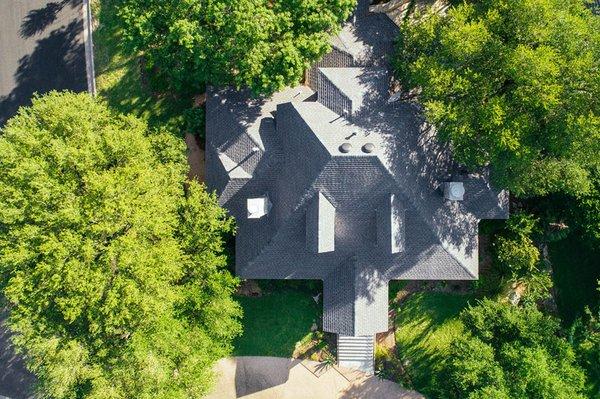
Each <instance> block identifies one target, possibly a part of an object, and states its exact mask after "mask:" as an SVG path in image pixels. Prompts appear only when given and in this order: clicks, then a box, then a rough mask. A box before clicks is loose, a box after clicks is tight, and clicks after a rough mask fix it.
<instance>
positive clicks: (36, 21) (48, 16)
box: [19, 0, 81, 39]
mask: <svg viewBox="0 0 600 399" xmlns="http://www.w3.org/2000/svg"><path fill="white" fill-rule="evenodd" d="M66 5H70V6H71V8H75V7H77V6H81V0H62V1H61V2H60V3H59V2H54V1H52V2H49V3H47V4H46V5H45V6H44V7H42V8H38V9H35V10H31V11H29V12H28V13H27V16H26V17H25V19H24V20H23V22H22V23H21V30H20V32H19V33H20V36H21V37H22V38H24V39H26V38H29V37H31V36H35V35H37V34H39V33H42V32H43V31H44V30H46V28H47V27H49V26H50V25H52V24H53V23H54V21H56V19H57V17H58V13H59V12H60V11H61V10H62V9H63V8H64V7H65V6H66Z"/></svg>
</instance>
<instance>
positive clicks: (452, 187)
mask: <svg viewBox="0 0 600 399" xmlns="http://www.w3.org/2000/svg"><path fill="white" fill-rule="evenodd" d="M464 196H465V186H464V184H463V183H462V182H456V181H452V182H447V183H445V184H444V197H445V198H446V199H448V200H450V201H462V200H463V198H464Z"/></svg>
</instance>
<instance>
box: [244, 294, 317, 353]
mask: <svg viewBox="0 0 600 399" xmlns="http://www.w3.org/2000/svg"><path fill="white" fill-rule="evenodd" d="M236 299H237V300H238V301H239V302H240V304H241V305H242V308H243V309H244V318H243V320H242V323H243V327H244V333H243V335H242V336H241V337H239V338H237V339H236V340H235V342H234V351H233V355H234V356H279V357H291V356H292V353H293V352H294V348H295V346H296V343H297V342H300V341H302V340H305V339H306V338H307V336H309V335H311V331H310V328H311V326H312V324H313V322H316V321H317V319H318V318H320V316H321V312H322V310H321V305H320V304H319V305H317V304H316V303H315V301H314V300H313V298H312V297H311V295H310V294H309V293H307V292H302V291H297V290H291V289H277V290H273V291H270V292H267V293H264V294H263V296H261V297H237V298H236Z"/></svg>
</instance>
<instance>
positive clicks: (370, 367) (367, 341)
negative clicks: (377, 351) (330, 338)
mask: <svg viewBox="0 0 600 399" xmlns="http://www.w3.org/2000/svg"><path fill="white" fill-rule="evenodd" d="M374 341H375V337H374V336H372V335H364V336H358V337H349V336H344V335H338V339H337V357H338V364H339V365H340V367H346V368H351V369H358V370H360V371H363V372H365V373H367V374H373V373H374V371H375V369H374V344H375V342H374Z"/></svg>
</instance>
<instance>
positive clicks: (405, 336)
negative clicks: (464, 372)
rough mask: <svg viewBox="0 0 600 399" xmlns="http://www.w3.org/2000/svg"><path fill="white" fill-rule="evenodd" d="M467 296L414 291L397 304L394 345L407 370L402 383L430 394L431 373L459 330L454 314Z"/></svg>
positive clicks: (465, 304) (460, 332) (459, 326)
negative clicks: (406, 375)
mask: <svg viewBox="0 0 600 399" xmlns="http://www.w3.org/2000/svg"><path fill="white" fill-rule="evenodd" d="M471 299H472V296H470V295H463V294H452V293H445V292H418V293H415V294H413V295H412V296H411V297H410V298H409V299H407V300H406V301H405V302H403V303H402V304H401V305H400V306H399V308H397V315H396V319H395V321H394V323H395V325H396V345H397V353H398V355H399V357H400V359H401V360H402V362H403V363H404V365H405V369H406V370H407V373H408V378H404V379H403V380H404V384H405V385H408V386H410V387H412V388H414V389H416V390H417V391H419V392H421V393H423V394H425V395H429V396H431V395H432V382H433V381H432V377H434V376H435V375H436V373H437V372H438V371H439V365H440V361H441V360H442V359H443V358H444V357H445V356H446V354H447V351H448V348H449V345H450V343H451V342H452V340H454V338H456V337H458V336H460V335H461V334H462V333H463V326H462V323H461V322H460V321H459V320H458V317H457V316H458V314H459V313H460V312H461V310H463V309H464V308H465V307H466V306H467V305H468V302H469V300H471Z"/></svg>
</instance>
